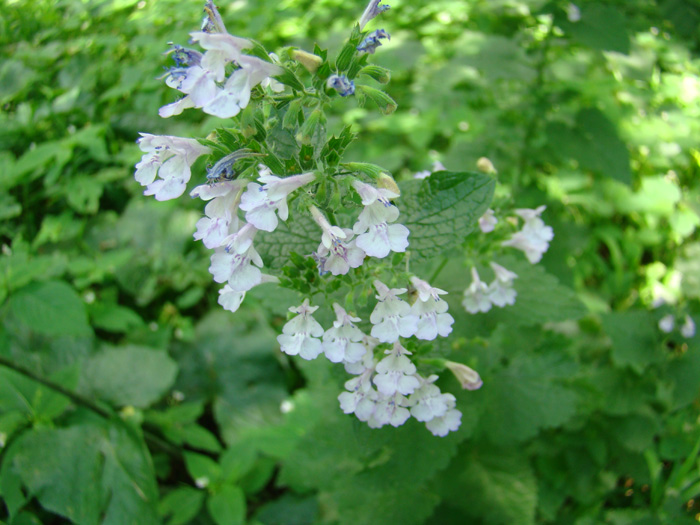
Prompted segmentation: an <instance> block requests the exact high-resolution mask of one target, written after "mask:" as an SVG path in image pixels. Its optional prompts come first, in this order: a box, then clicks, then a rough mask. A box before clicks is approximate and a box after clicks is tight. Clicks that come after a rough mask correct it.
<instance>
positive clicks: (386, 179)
mask: <svg viewBox="0 0 700 525" xmlns="http://www.w3.org/2000/svg"><path fill="white" fill-rule="evenodd" d="M377 186H378V187H379V188H384V189H385V190H389V191H390V192H392V193H396V195H397V196H400V195H401V189H400V188H399V185H398V184H396V181H395V180H394V177H392V176H391V175H389V174H388V173H380V174H379V177H377Z"/></svg>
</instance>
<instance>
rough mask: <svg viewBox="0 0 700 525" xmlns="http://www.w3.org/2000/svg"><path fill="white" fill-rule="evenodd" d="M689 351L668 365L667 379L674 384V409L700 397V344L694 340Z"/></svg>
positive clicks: (676, 357)
mask: <svg viewBox="0 0 700 525" xmlns="http://www.w3.org/2000/svg"><path fill="white" fill-rule="evenodd" d="M688 347H689V348H688V351H687V352H685V353H684V354H683V355H680V356H675V357H673V359H671V360H670V361H669V363H668V367H667V372H666V377H668V378H669V379H670V380H671V381H672V383H673V401H674V408H681V407H683V406H685V405H689V404H690V403H693V402H694V401H696V400H697V399H698V396H700V344H698V343H697V342H696V340H693V341H691V342H690V343H689V345H688Z"/></svg>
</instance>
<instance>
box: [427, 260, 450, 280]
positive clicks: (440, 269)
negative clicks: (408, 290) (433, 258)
mask: <svg viewBox="0 0 700 525" xmlns="http://www.w3.org/2000/svg"><path fill="white" fill-rule="evenodd" d="M448 262H450V259H449V258H448V257H444V258H443V259H442V261H440V265H439V266H438V267H437V268H436V269H435V271H434V272H433V275H431V276H430V281H429V282H430V284H431V286H432V284H433V281H434V280H435V279H437V276H438V275H440V272H441V271H442V270H444V269H445V266H447V263H448Z"/></svg>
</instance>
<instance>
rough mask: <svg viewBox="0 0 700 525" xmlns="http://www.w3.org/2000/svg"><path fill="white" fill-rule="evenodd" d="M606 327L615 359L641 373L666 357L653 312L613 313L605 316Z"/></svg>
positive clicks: (604, 323)
mask: <svg viewBox="0 0 700 525" xmlns="http://www.w3.org/2000/svg"><path fill="white" fill-rule="evenodd" d="M602 321H603V329H604V330H605V333H607V334H608V335H609V336H610V339H611V340H612V360H613V362H614V363H615V364H616V365H618V366H621V367H623V366H629V367H630V368H631V369H632V370H634V371H635V372H637V373H639V374H641V373H642V372H643V371H644V369H645V368H646V367H648V366H649V365H651V364H653V363H658V362H659V361H660V360H661V359H662V358H663V357H664V355H663V350H662V348H661V345H660V344H659V343H660V340H659V330H658V328H657V326H656V323H655V322H654V316H653V315H652V313H651V312H648V311H646V310H644V311H628V312H610V313H609V314H606V315H604V316H603V319H602Z"/></svg>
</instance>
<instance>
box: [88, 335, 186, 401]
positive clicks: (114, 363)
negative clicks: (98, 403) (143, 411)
mask: <svg viewBox="0 0 700 525" xmlns="http://www.w3.org/2000/svg"><path fill="white" fill-rule="evenodd" d="M176 375H177V365H176V364H175V362H174V361H173V360H172V359H170V357H168V354H167V353H165V352H162V351H158V350H153V349H152V348H146V347H140V346H123V347H118V348H110V347H107V348H104V349H103V350H101V351H100V352H98V353H97V354H95V355H94V356H92V357H91V358H90V359H89V360H88V362H87V363H86V365H85V371H84V376H83V380H84V383H85V388H86V389H87V390H88V391H90V392H92V393H94V394H95V395H96V396H98V397H100V398H102V399H104V400H105V401H108V402H111V403H113V404H115V405H116V406H126V405H131V406H135V407H139V408H145V407H147V406H149V405H150V404H152V403H154V402H155V401H157V400H158V399H160V398H161V397H162V396H163V395H164V394H165V392H167V390H168V389H169V388H170V387H171V386H172V384H173V382H174V381H175V376H176Z"/></svg>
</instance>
